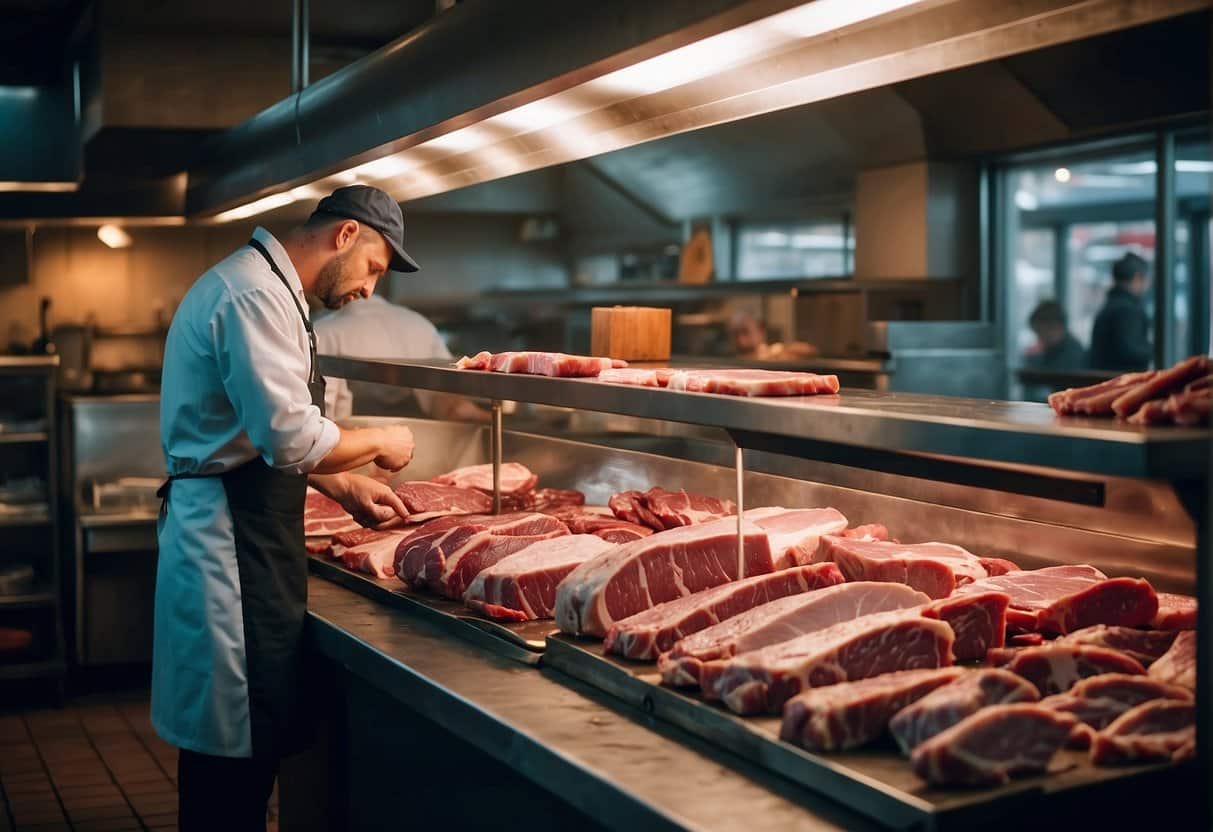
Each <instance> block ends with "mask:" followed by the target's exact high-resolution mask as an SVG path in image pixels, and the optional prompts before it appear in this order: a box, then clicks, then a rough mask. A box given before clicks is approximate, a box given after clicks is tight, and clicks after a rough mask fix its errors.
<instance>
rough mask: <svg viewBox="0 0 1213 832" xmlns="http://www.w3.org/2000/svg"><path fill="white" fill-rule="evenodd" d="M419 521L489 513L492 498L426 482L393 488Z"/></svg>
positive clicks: (405, 484)
mask: <svg viewBox="0 0 1213 832" xmlns="http://www.w3.org/2000/svg"><path fill="white" fill-rule="evenodd" d="M393 490H394V491H395V492H396V496H397V497H399V498H400V501H401V502H402V503H404V507H405V508H406V509H408V511H409V518H410V520H412V521H413V522H417V521H418V519H419V516H421V517H424V519H432V518H434V517H441V516H443V515H444V514H487V513H489V512H491V511H492V510H493V499H492V497H490V496H488V495H487V494H485V493H484V492H482V491H478V490H476V489H474V488H464V487H462V486H458V485H444V484H442V483H437V482H426V481H424V480H421V481H415V482H402V483H401V484H400V485H398V486H396V488H395V489H393Z"/></svg>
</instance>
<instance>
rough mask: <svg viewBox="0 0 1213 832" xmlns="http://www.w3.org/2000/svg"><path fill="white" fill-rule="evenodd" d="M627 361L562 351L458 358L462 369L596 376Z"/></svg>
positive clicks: (483, 353)
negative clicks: (570, 353) (569, 353)
mask: <svg viewBox="0 0 1213 832" xmlns="http://www.w3.org/2000/svg"><path fill="white" fill-rule="evenodd" d="M627 365H628V363H627V362H626V361H620V360H618V359H610V358H598V357H595V356H589V355H568V354H566V353H562V352H499V353H489V352H478V353H476V355H474V356H471V357H470V358H469V357H468V356H464V357H463V358H461V359H459V360H458V361H456V362H455V366H456V367H457V368H458V369H460V370H490V371H492V372H494V373H522V374H525V375H532V376H560V377H565V378H569V377H577V376H581V377H584V376H591V377H592V376H596V375H598V374H599V373H600V372H602V371H603V370H609V369H611V368H612V367H626V366H627Z"/></svg>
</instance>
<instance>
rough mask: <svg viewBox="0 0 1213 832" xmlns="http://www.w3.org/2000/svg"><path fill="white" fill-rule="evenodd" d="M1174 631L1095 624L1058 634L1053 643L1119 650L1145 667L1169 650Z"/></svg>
mask: <svg viewBox="0 0 1213 832" xmlns="http://www.w3.org/2000/svg"><path fill="white" fill-rule="evenodd" d="M1176 635H1177V633H1176V632H1175V631H1174V630H1169V631H1168V630H1135V629H1133V628H1132V627H1109V626H1108V625H1107V624H1096V625H1095V626H1094V627H1084V628H1082V629H1081V630H1075V631H1074V632H1072V633H1070V634H1069V635H1065V636H1062V637H1061V638H1059V639H1057V640H1056V641H1054V642H1053V643H1054V644H1089V645H1094V646H1095V647H1108V648H1111V649H1112V650H1119V651H1120V652H1122V653H1124V654H1125V655H1126V656H1130V657H1132V658H1134V659H1137V661H1139V662H1141V664H1142V666H1143V667H1149V666H1150V665H1152V664H1153V663H1154V662H1155V661H1157V660H1158V659H1160V658H1162V655H1163V654H1164V653H1166V652H1167V651H1168V650H1170V649H1171V644H1172V643H1174V641H1175V636H1176Z"/></svg>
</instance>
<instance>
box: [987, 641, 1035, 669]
mask: <svg viewBox="0 0 1213 832" xmlns="http://www.w3.org/2000/svg"><path fill="white" fill-rule="evenodd" d="M1028 635H1040V634H1039V633H1029V634H1028ZM1045 643H1046V642H1045V640H1044V639H1041V640H1040V642H1039V643H1038V644H1025V645H1020V646H1016V647H992V648H990V649H989V650H987V651H986V664H988V665H989V666H990V667H1006V666H1007V665H1009V664H1010V663H1011V662H1012V661H1013V660H1014V658H1015V657H1016V656H1018V655H1019V654H1020V653H1022V652H1023V651H1024V650H1027V649H1028V648H1029V647H1039V646H1040V645H1042V644H1045Z"/></svg>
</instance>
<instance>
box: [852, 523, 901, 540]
mask: <svg viewBox="0 0 1213 832" xmlns="http://www.w3.org/2000/svg"><path fill="white" fill-rule="evenodd" d="M838 536H839V537H849V538H851V539H852V540H888V539H889V530H888V529H886V528H885V527H884V526H882V525H880V524H879V523H866V524H864V525H862V526H855V527H854V528H851V529H843V530H842V531H840V532H839V533H838ZM894 542H896V541H894Z"/></svg>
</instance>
